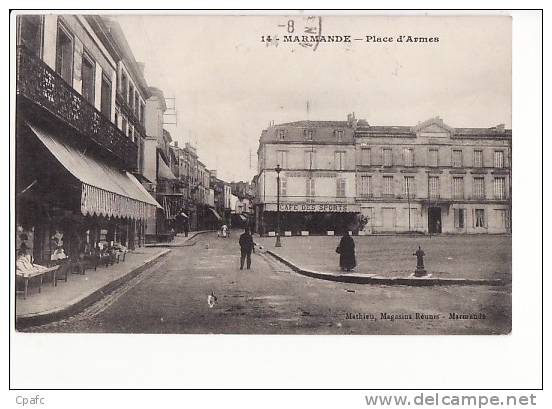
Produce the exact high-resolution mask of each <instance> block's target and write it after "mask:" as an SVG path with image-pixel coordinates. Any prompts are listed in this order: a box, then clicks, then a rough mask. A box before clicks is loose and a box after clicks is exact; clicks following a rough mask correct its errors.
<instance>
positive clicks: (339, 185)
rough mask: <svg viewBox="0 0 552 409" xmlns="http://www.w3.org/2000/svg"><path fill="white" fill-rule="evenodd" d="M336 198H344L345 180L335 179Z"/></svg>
mask: <svg viewBox="0 0 552 409" xmlns="http://www.w3.org/2000/svg"><path fill="white" fill-rule="evenodd" d="M336 185H337V194H336V196H337V197H345V179H342V178H338V179H337V183H336Z"/></svg>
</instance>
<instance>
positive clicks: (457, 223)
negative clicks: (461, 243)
mask: <svg viewBox="0 0 552 409" xmlns="http://www.w3.org/2000/svg"><path fill="white" fill-rule="evenodd" d="M458 211H459V209H454V227H457V228H458V227H460V222H459V216H458ZM460 211H461V210H460Z"/></svg>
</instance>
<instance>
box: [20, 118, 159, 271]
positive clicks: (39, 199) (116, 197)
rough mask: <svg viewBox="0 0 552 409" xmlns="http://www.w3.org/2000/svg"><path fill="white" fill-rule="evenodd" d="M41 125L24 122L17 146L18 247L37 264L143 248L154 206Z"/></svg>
mask: <svg viewBox="0 0 552 409" xmlns="http://www.w3.org/2000/svg"><path fill="white" fill-rule="evenodd" d="M53 129H54V128H53V127H48V126H47V125H46V124H40V125H38V124H36V123H32V122H24V121H21V122H20V123H19V125H18V129H17V132H18V135H17V146H16V246H17V249H18V250H19V249H21V248H22V244H23V243H24V244H25V245H24V246H23V248H25V249H27V252H28V253H29V254H30V255H32V256H33V258H34V260H35V262H36V263H38V264H41V263H43V264H46V263H47V262H49V261H51V260H55V259H56V257H59V256H60V255H63V256H66V257H69V258H73V259H77V258H79V257H82V255H84V254H87V253H88V254H89V253H92V252H94V251H96V250H97V249H98V248H103V247H106V246H111V247H118V248H123V249H124V250H125V251H126V250H127V249H128V250H132V249H134V248H135V247H139V246H142V245H143V244H144V240H145V227H146V225H145V223H146V219H147V218H148V215H150V214H151V213H152V212H155V209H156V207H160V206H159V204H158V203H157V202H156V201H155V200H154V199H153V198H152V197H151V195H149V194H148V193H147V191H146V190H145V189H144V188H143V187H142V185H141V184H140V182H138V180H137V179H136V178H135V177H134V176H133V175H132V174H130V173H128V172H125V171H122V170H120V169H118V168H116V167H115V166H113V165H110V164H109V163H108V162H107V161H106V160H104V158H101V157H99V156H95V155H94V154H93V153H91V152H87V151H86V149H83V148H82V147H81V146H79V145H77V144H75V143H74V141H72V140H71V138H68V137H67V135H61V134H60V133H59V134H58V133H57V132H55V131H54V130H53Z"/></svg>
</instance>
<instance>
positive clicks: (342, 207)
mask: <svg viewBox="0 0 552 409" xmlns="http://www.w3.org/2000/svg"><path fill="white" fill-rule="evenodd" d="M265 211H268V212H275V211H276V203H267V204H266V207H265ZM280 211H281V212H320V213H323V212H328V213H332V212H333V213H358V212H360V205H359V204H346V203H280Z"/></svg>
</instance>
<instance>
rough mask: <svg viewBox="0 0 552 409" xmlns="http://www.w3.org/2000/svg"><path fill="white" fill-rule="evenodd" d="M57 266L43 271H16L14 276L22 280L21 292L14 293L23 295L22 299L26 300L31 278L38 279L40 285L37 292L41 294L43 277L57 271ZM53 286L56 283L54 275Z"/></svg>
mask: <svg viewBox="0 0 552 409" xmlns="http://www.w3.org/2000/svg"><path fill="white" fill-rule="evenodd" d="M59 267H60V266H59V265H58V266H53V267H48V268H45V269H43V270H38V271H21V270H16V272H15V275H16V279H17V278H19V279H20V280H23V290H20V291H17V290H16V293H18V292H19V293H23V299H26V298H27V296H28V295H29V281H30V280H31V279H32V278H40V285H39V287H38V292H39V293H40V292H42V281H43V279H44V276H45V275H46V274H48V273H50V272H52V271H56V270H58V269H59ZM53 281H54V284H55V282H56V276H55V273H54V280H53Z"/></svg>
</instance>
